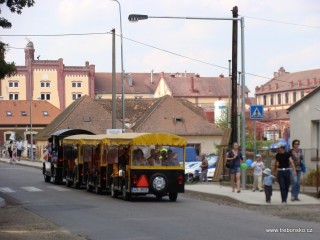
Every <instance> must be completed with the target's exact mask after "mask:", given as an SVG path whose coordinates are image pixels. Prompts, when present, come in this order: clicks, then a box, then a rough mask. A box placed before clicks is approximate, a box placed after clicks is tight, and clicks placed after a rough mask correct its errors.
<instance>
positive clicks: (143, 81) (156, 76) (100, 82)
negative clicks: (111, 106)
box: [94, 72, 161, 94]
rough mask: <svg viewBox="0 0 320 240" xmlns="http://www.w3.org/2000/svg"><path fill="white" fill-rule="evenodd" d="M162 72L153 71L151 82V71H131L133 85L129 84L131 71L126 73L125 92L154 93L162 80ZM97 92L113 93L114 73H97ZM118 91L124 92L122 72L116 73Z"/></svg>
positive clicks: (118, 92)
mask: <svg viewBox="0 0 320 240" xmlns="http://www.w3.org/2000/svg"><path fill="white" fill-rule="evenodd" d="M160 75H161V74H160V73H153V77H152V79H153V81H152V82H151V73H131V74H130V76H131V79H132V86H130V85H129V78H130V77H129V73H126V74H125V78H124V92H125V93H127V94H154V92H155V90H156V88H157V86H158V83H159V81H160ZM94 81H95V93H96V94H111V93H112V73H102V72H96V73H95V79H94ZM116 88H117V90H116V92H117V94H120V93H122V81H121V73H116Z"/></svg>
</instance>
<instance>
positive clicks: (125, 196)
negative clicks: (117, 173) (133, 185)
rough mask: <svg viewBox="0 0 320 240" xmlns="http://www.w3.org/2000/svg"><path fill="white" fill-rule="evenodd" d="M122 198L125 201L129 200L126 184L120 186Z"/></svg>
mask: <svg viewBox="0 0 320 240" xmlns="http://www.w3.org/2000/svg"><path fill="white" fill-rule="evenodd" d="M122 199H123V200H125V201H128V200H130V193H129V192H128V190H127V186H126V184H123V186H122Z"/></svg>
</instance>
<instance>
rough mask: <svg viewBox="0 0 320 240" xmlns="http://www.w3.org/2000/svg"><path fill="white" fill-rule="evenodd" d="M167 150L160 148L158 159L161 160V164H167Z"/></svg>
mask: <svg viewBox="0 0 320 240" xmlns="http://www.w3.org/2000/svg"><path fill="white" fill-rule="evenodd" d="M167 152H168V150H167V149H165V148H163V149H161V150H160V159H161V162H162V166H168V164H167V160H168V155H167Z"/></svg>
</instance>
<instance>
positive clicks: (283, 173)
mask: <svg viewBox="0 0 320 240" xmlns="http://www.w3.org/2000/svg"><path fill="white" fill-rule="evenodd" d="M290 166H291V168H292V172H293V175H294V176H296V174H297V172H296V168H295V166H294V164H293V160H292V158H291V156H290V154H289V153H288V152H286V150H285V146H284V145H280V146H279V148H278V153H277V154H276V162H275V164H274V170H275V176H277V178H278V182H279V185H280V191H281V200H282V203H284V204H285V203H287V198H288V192H289V187H290Z"/></svg>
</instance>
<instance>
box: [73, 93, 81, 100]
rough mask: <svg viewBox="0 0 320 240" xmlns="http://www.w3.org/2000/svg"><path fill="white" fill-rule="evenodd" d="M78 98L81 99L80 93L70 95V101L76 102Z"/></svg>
mask: <svg viewBox="0 0 320 240" xmlns="http://www.w3.org/2000/svg"><path fill="white" fill-rule="evenodd" d="M78 98H81V93H73V94H72V100H76V99H78Z"/></svg>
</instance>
